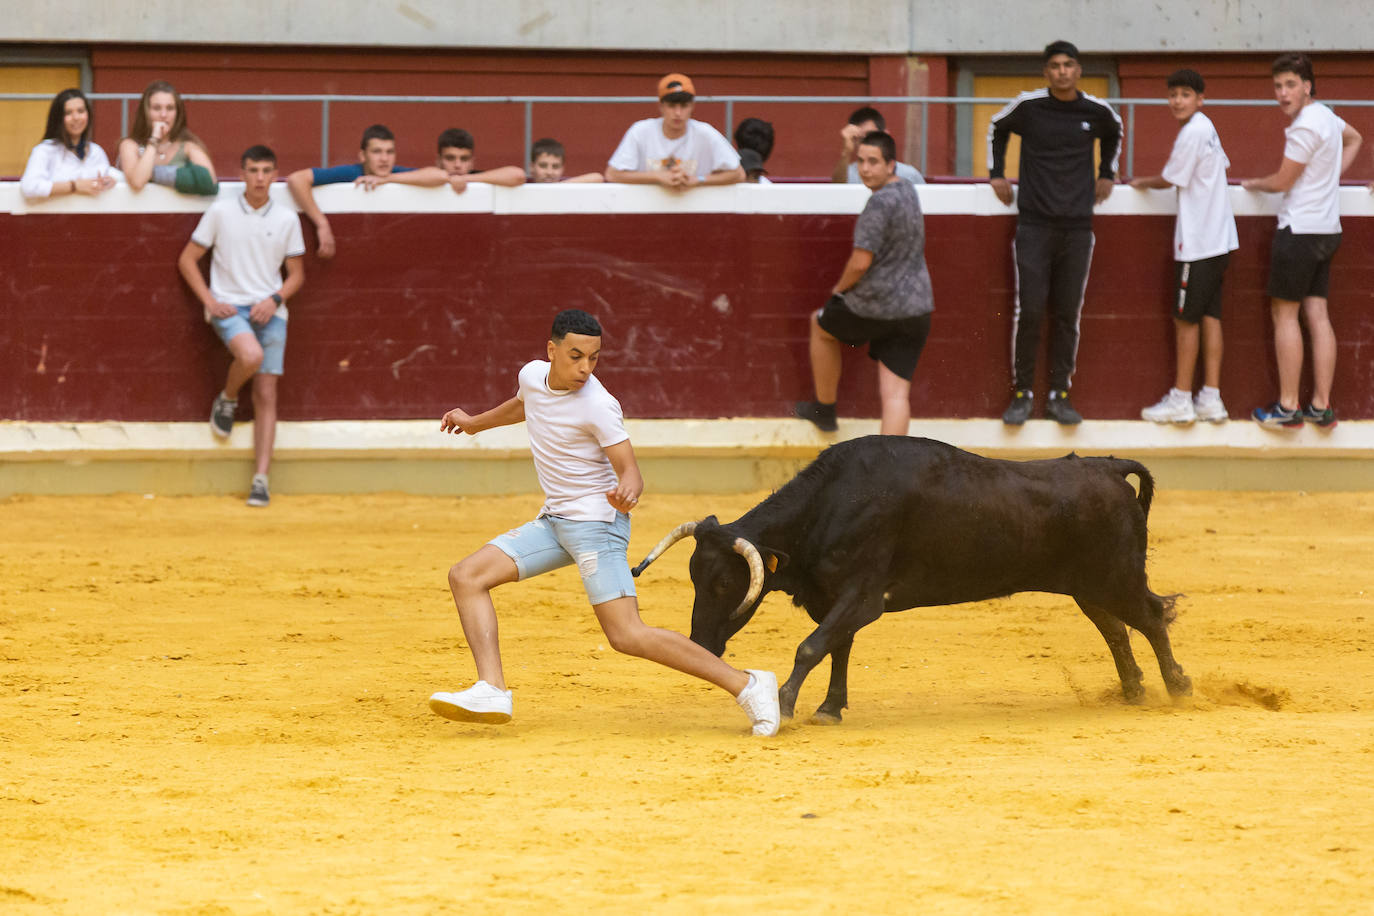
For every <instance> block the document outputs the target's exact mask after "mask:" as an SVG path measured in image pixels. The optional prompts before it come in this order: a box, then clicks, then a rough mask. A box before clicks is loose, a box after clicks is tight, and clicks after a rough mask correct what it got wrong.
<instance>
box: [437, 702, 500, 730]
mask: <svg viewBox="0 0 1374 916" xmlns="http://www.w3.org/2000/svg"><path fill="white" fill-rule="evenodd" d="M429 708H430V709H432V710H434V711H435V712H436V713H438V714H439V715H441V716H443V717H444V718H445V719H449V720H451V721H454V722H480V723H481V724H483V725H505V724H506V723H507V722H509V721H510V719H511V714H510V713H508V712H506V711H505V710H503V709H495V710H478V709H468V708H467V707H466V706H459V705H458V704H457V703H455V702H453V701H452V700H445V699H440V698H439V697H437V696H432V697H430V698H429Z"/></svg>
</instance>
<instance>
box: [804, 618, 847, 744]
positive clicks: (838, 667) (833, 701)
mask: <svg viewBox="0 0 1374 916" xmlns="http://www.w3.org/2000/svg"><path fill="white" fill-rule="evenodd" d="M852 648H854V637H853V636H850V637H849V638H848V639H846V640H845V641H844V642H843V643H841V644H840V645H837V646H836V647H835V648H834V649H832V650H831V651H830V689H829V690H827V691H826V694H825V702H824V703H822V704H821V705H820V708H819V709H817V710H816V713H815V715H813V716H812V717H811V721H812V722H815V723H816V724H817V725H839V724H840V720H841V719H843V718H844V716H843V714H842V710H844V708H845V707H846V706H848V705H849V650H850V649H852Z"/></svg>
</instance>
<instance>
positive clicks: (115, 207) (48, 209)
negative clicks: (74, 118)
mask: <svg viewBox="0 0 1374 916" xmlns="http://www.w3.org/2000/svg"><path fill="white" fill-rule="evenodd" d="M242 190H243V184H242V182H238V181H222V182H220V185H219V196H220V197H226V196H233V195H237V194H240V193H242ZM918 191H919V194H920V198H921V207H922V209H923V210H924V211H925V213H927V214H929V215H951V214H952V215H959V214H963V215H970V216H1006V215H1009V214H1012V213H1015V212H1016V210H1015V208H1014V207H1007V206H1005V205H1004V204H1003V203H1002V202H1001V201H999V200H998V199H997V197H996V196H995V195H994V194H993V193H992V189H991V188H990V187H989V186H988V185H987V184H986V183H975V184H927V185H921V186H920V187H919V189H918ZM1230 193H1231V206H1232V208H1233V209H1234V210H1235V213H1236V215H1237V216H1273V215H1274V214H1275V213H1277V212H1278V205H1279V201H1280V196H1279V195H1277V194H1260V193H1257V192H1253V191H1245V190H1243V189H1241V188H1240V187H1239V186H1236V185H1232V186H1231V189H1230ZM272 195H273V198H274V199H275V200H277V201H278V202H280V203H281V204H283V205H284V206H288V207H291V208H293V209H295V203H294V202H293V201H292V199H291V194H290V193H289V192H288V191H287V189H286V186H285V184H283V183H280V182H279V183H277V184H276V185H274V186H273V188H272ZM1340 196H1341V215H1342V216H1343V217H1366V216H1374V195H1371V194H1370V193H1369V192H1368V191H1367V190H1366V189H1365V188H1364V187H1344V188H1341V193H1340ZM213 200H214V198H210V197H193V196H188V195H185V194H178V193H177V192H176V191H173V190H171V189H169V188H165V187H162V186H160V185H149V186H147V187H145V188H144V189H143V190H141V191H132V190H130V189H129V186H128V185H125V184H119V185H116V186H115V187H114V188H112V189H110V190H109V191H106V192H105V193H104V194H102V195H100V196H99V197H87V196H85V195H79V194H78V195H64V196H62V197H58V198H54V199H52V200H45V201H34V202H29V201H25V200H24V197H23V195H22V194H20V193H19V183H18V182H13V181H7V182H0V212H4V213H11V214H14V215H16V216H19V215H24V214H34V215H42V214H70V213H199V212H201V211H203V210H205V209H207V208H208V207H209V206H210V204H211V203H212V202H213ZM315 200H316V202H317V203H318V204H319V205H320V209H321V210H323V211H324V212H326V213H495V214H526V215H530V214H555V213H765V214H790V213H818V214H856V213H858V212H859V211H860V210H862V209H863V206H864V202H865V201H867V200H868V190H867V189H866V188H864V187H863V186H862V185H845V184H773V185H756V184H737V185H728V186H726V187H706V188H694V189H692V190H690V191H683V192H677V191H668V190H665V189H663V188H659V187H654V186H647V185H628V184H614V183H605V184H526V185H522V186H521V187H518V188H505V187H498V186H495V185H488V184H481V183H475V184H471V185H469V186H468V188H467V190H466V191H464V192H463V193H461V194H457V193H455V192H454V191H453V190H452V189H450V188H448V187H441V188H416V187H410V186H407V185H383V186H382V187H380V188H377V189H376V190H375V191H365V190H363V189H362V188H360V187H358V186H356V185H351V184H337V185H326V186H324V187H320V188H316V189H315ZM1175 210H1176V199H1175V194H1174V192H1173V191H1167V190H1166V191H1137V190H1135V189H1134V188H1131V187H1129V186H1127V185H1118V186H1117V187H1116V188H1115V189H1114V190H1113V191H1112V195H1111V197H1109V198H1108V199H1107V200H1106V201H1105V202H1104V203H1102V204H1101V205H1100V206H1098V207H1097V208H1096V211H1095V212H1097V213H1099V214H1102V215H1110V216H1171V215H1173V214H1174V212H1175Z"/></svg>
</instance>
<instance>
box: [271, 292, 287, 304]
mask: <svg viewBox="0 0 1374 916" xmlns="http://www.w3.org/2000/svg"><path fill="white" fill-rule="evenodd" d="M272 301H273V302H275V303H277V305H285V304H286V300H285V299H283V298H282V297H281V293H273V294H272Z"/></svg>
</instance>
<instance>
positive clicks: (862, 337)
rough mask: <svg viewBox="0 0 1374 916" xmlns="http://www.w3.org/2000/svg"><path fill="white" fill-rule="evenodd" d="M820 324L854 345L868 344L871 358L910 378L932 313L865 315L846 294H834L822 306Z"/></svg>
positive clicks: (923, 342)
mask: <svg viewBox="0 0 1374 916" xmlns="http://www.w3.org/2000/svg"><path fill="white" fill-rule="evenodd" d="M818 324H820V326H821V328H822V329H823V330H824V331H825V332H826V333H827V334H829V335H830V336H831V337H834V338H835V339H836V340H838V341H839V342H840V343H842V344H845V345H847V346H851V347H857V346H860V345H862V344H868V358H869V359H876V360H877V361H878V362H880V363H882V364H883V365H884V366H886V367H887V368H889V369H891V370H892V373H893V375H898V376H901V377H902V378H904V379H906V380H907V381H908V382H909V381H911V376H912V375H914V374H915V373H916V363H917V361H918V360H920V358H921V350H923V349H925V345H926V337H927V336H928V335H929V334H930V315H929V314H925V315H918V316H916V317H915V318H865V317H864V316H862V315H855V314H854V313H853V312H851V311H850V310H849V306H847V305H845V304H844V297H843V296H838V295H836V296H831V297H830V299H829V301H827V302H826V303H825V308H823V309H821V314H820V318H819V320H818Z"/></svg>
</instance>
